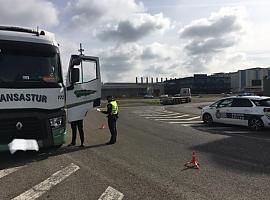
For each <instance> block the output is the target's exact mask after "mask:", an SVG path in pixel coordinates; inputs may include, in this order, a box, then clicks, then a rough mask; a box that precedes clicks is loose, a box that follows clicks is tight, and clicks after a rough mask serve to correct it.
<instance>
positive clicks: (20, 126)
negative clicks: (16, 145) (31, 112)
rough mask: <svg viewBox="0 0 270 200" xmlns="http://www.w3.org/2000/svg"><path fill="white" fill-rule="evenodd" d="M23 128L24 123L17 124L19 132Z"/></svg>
mask: <svg viewBox="0 0 270 200" xmlns="http://www.w3.org/2000/svg"><path fill="white" fill-rule="evenodd" d="M22 127H23V125H22V122H17V124H16V128H17V130H18V131H19V130H21V129H22Z"/></svg>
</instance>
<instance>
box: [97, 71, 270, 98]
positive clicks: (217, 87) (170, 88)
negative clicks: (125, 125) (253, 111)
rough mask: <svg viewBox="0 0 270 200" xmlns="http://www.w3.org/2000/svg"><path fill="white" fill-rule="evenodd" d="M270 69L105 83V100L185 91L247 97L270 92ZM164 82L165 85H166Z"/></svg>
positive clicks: (103, 86)
mask: <svg viewBox="0 0 270 200" xmlns="http://www.w3.org/2000/svg"><path fill="white" fill-rule="evenodd" d="M269 77H270V68H259V67H257V68H250V69H245V70H239V71H237V72H230V73H215V74H212V75H210V76H209V75H207V74H194V76H191V77H185V78H178V79H171V78H170V80H168V79H167V78H164V79H163V78H159V79H158V78H156V79H155V82H154V78H153V77H152V78H150V79H149V78H148V77H146V78H143V77H141V78H140V82H139V79H138V77H136V82H135V83H105V84H103V85H102V92H101V93H102V98H105V97H106V96H107V95H113V96H115V97H143V96H144V95H146V94H149V95H153V96H156V97H158V96H160V95H162V94H168V95H175V94H178V93H179V92H180V89H181V88H191V93H192V94H193V95H194V94H221V93H229V92H233V93H243V92H250V93H255V94H263V92H264V93H266V94H267V95H268V96H270V94H269V93H270V92H269V88H270V86H269V84H270V83H269V82H270V81H269ZM163 80H164V81H163Z"/></svg>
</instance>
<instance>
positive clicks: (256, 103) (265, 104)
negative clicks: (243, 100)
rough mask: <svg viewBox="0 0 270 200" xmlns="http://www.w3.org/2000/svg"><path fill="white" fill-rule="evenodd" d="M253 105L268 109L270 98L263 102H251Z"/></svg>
mask: <svg viewBox="0 0 270 200" xmlns="http://www.w3.org/2000/svg"><path fill="white" fill-rule="evenodd" d="M253 103H254V104H255V105H256V106H261V107H270V98H269V99H264V100H253Z"/></svg>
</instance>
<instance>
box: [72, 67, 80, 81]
mask: <svg viewBox="0 0 270 200" xmlns="http://www.w3.org/2000/svg"><path fill="white" fill-rule="evenodd" d="M79 80H80V70H79V69H78V68H73V69H72V70H71V83H72V84H74V83H77V82H79Z"/></svg>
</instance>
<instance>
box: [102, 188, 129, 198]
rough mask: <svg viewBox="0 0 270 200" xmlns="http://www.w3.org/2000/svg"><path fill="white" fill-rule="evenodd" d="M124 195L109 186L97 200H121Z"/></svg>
mask: <svg viewBox="0 0 270 200" xmlns="http://www.w3.org/2000/svg"><path fill="white" fill-rule="evenodd" d="M123 198H124V195H123V194H122V193H121V192H119V191H117V190H116V189H114V188H112V187H111V186H109V187H108V188H107V189H106V190H105V192H104V193H103V194H102V195H101V196H100V197H99V199H98V200H122V199H123Z"/></svg>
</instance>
